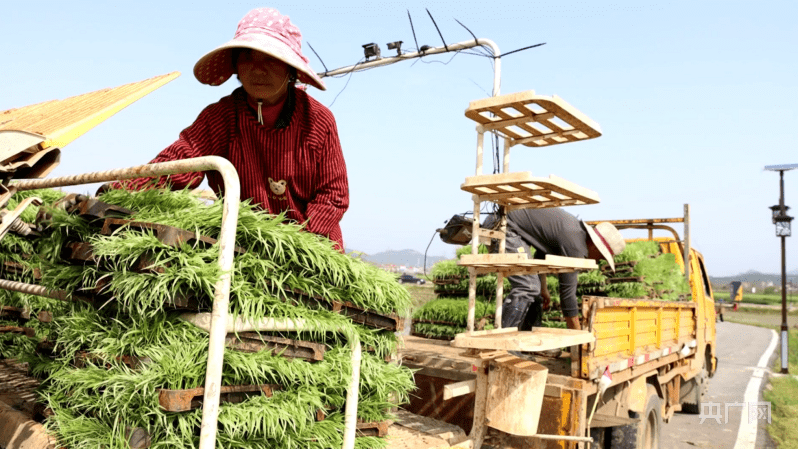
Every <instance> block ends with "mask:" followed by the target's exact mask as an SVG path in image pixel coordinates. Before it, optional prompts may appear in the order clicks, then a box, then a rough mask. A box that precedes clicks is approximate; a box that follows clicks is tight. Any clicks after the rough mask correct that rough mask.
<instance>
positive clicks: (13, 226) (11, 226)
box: [0, 196, 42, 240]
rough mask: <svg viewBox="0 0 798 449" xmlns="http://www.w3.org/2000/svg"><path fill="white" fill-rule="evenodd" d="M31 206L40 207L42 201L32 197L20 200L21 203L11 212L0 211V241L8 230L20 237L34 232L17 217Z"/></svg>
mask: <svg viewBox="0 0 798 449" xmlns="http://www.w3.org/2000/svg"><path fill="white" fill-rule="evenodd" d="M31 204H33V205H34V206H41V204H42V200H41V199H39V198H37V197H35V196H32V197H30V198H25V199H24V200H22V202H21V203H19V204H18V205H17V207H15V208H14V210H12V211H9V210H2V211H0V240H2V239H3V237H5V235H6V233H7V232H8V231H9V230H11V231H14V232H16V233H19V234H22V235H28V234H30V233H31V232H34V231H33V230H31V229H30V226H29V225H28V224H27V223H25V222H24V221H22V220H20V219H19V216H20V215H22V212H24V211H25V209H27V208H28V206H30V205H31Z"/></svg>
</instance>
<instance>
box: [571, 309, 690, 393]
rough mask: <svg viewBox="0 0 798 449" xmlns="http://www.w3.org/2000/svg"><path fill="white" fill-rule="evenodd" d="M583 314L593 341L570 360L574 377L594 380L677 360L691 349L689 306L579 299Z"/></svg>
mask: <svg viewBox="0 0 798 449" xmlns="http://www.w3.org/2000/svg"><path fill="white" fill-rule="evenodd" d="M582 313H583V316H584V317H586V322H587V325H586V328H587V329H588V330H590V331H591V332H592V333H593V334H594V336H595V337H596V341H595V343H592V344H587V345H582V346H580V347H579V352H578V357H572V375H573V376H574V377H578V378H582V379H597V378H599V377H600V376H601V375H602V374H603V373H604V371H605V370H606V369H608V368H609V371H610V373H615V372H619V371H624V370H627V369H629V368H633V367H635V366H640V365H644V364H647V363H650V362H653V361H656V360H659V359H664V358H673V359H676V360H677V359H679V358H683V357H685V356H686V355H687V354H689V350H690V349H691V348H692V347H694V346H695V339H696V304H695V303H694V302H687V301H657V300H648V299H620V298H605V297H597V296H584V297H583V298H582ZM685 348H687V349H685ZM680 352H681V355H680ZM673 354H676V355H675V356H673ZM663 361H664V360H663Z"/></svg>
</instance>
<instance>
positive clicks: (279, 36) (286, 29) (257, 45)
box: [194, 8, 327, 90]
mask: <svg viewBox="0 0 798 449" xmlns="http://www.w3.org/2000/svg"><path fill="white" fill-rule="evenodd" d="M234 48H249V49H252V50H256V51H259V52H262V53H266V54H267V55H269V56H272V57H274V58H277V59H279V60H280V61H283V62H284V63H286V64H288V65H290V66H291V67H294V68H295V69H297V76H298V78H299V82H300V83H304V84H310V85H312V86H314V87H316V88H318V89H321V90H326V89H327V88H326V87H325V86H324V82H323V81H322V80H321V78H319V77H318V75H316V72H314V71H313V69H311V68H310V64H309V63H308V58H306V57H304V56H303V55H302V33H300V32H299V28H297V27H296V26H295V25H294V24H292V23H291V20H290V19H289V18H288V16H284V15H282V14H280V12H279V11H277V10H276V9H274V8H257V9H253V10H252V11H250V12H248V13H247V15H245V16H244V18H243V19H241V21H240V22H238V28H237V29H236V34H235V36H234V37H233V39H232V40H231V41H229V42H227V43H226V44H224V45H221V46H219V47H216V48H215V49H213V50H212V51H210V52H209V53H207V54H206V55H205V56H203V57H201V58H200V60H199V61H197V63H196V64H195V65H194V76H195V77H196V78H197V80H199V82H200V83H202V84H210V85H211V86H218V85H220V84H222V83H224V82H225V81H227V80H228V79H229V78H230V77H231V76H232V75H233V74H234V73H235V72H236V68H235V67H233V51H232V49H234Z"/></svg>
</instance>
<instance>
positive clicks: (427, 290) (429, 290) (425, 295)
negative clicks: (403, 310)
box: [403, 282, 435, 312]
mask: <svg viewBox="0 0 798 449" xmlns="http://www.w3.org/2000/svg"><path fill="white" fill-rule="evenodd" d="M403 285H404V286H405V288H406V289H407V291H408V292H410V297H411V298H412V304H413V305H412V307H411V309H412V311H413V312H415V311H416V310H418V309H419V308H420V307H421V306H423V305H424V304H426V303H428V302H430V301H432V300H433V299H435V285H434V284H433V283H432V282H427V283H426V284H424V285H410V284H403Z"/></svg>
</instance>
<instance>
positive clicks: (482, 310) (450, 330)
mask: <svg viewBox="0 0 798 449" xmlns="http://www.w3.org/2000/svg"><path fill="white" fill-rule="evenodd" d="M470 251H471V248H470V247H461V248H459V249H458V250H457V252H456V253H457V254H456V257H460V255H462V254H469V253H470ZM480 252H481V253H487V247H485V246H484V245H481V247H480ZM430 274H431V277H432V282H433V283H434V284H435V295H436V299H434V300H432V301H429V302H428V303H426V304H424V305H423V306H422V307H420V308H419V309H418V310H416V311H415V312H414V313H413V325H412V330H411V333H412V334H413V335H416V336H419V337H425V338H434V339H442V340H452V339H453V338H454V336H455V335H457V334H459V333H461V332H465V330H466V322H467V319H468V269H467V268H466V267H463V266H460V265H457V260H456V259H451V260H443V261H440V262H438V263H436V264H435V265H434V266H433V267H432V270H431V273H430ZM496 280H497V278H496V275H495V274H487V275H483V276H479V277H477V280H476V282H477V305H476V309H475V319H476V322H475V327H476V328H477V330H483V329H493V322H494V311H495V307H496V306H495V299H494V297H493V296H494V295H495V294H496V293H495V292H496ZM504 284H505V291H506V292H507V291H509V290H510V283H509V282H508V281H507V279H505V280H504Z"/></svg>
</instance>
